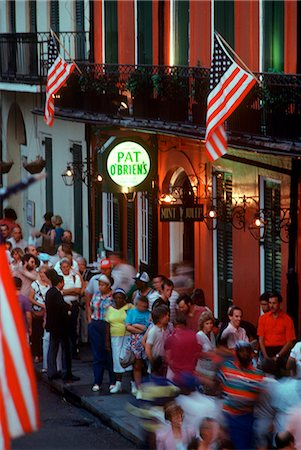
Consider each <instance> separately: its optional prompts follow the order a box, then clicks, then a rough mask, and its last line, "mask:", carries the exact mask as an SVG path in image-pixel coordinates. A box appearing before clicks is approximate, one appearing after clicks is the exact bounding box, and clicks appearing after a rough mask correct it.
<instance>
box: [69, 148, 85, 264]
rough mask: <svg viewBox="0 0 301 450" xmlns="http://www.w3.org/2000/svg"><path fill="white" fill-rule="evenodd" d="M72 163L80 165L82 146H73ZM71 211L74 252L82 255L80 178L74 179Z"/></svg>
mask: <svg viewBox="0 0 301 450" xmlns="http://www.w3.org/2000/svg"><path fill="white" fill-rule="evenodd" d="M72 155H73V162H74V163H75V165H80V164H82V161H83V159H82V146H81V145H78V144H73V148H72ZM73 210H74V242H75V250H76V252H77V253H79V254H81V255H82V254H83V183H82V180H81V179H80V177H75V179H74V185H73Z"/></svg>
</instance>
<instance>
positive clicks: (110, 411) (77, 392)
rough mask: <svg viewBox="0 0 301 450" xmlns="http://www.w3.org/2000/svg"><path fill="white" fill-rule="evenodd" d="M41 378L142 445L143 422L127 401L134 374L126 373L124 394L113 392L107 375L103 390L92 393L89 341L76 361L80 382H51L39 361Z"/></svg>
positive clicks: (129, 397) (73, 366) (38, 370)
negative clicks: (131, 410) (138, 419)
mask: <svg viewBox="0 0 301 450" xmlns="http://www.w3.org/2000/svg"><path fill="white" fill-rule="evenodd" d="M35 368H36V371H37V373H38V376H39V378H40V379H41V380H42V381H43V382H44V383H47V384H49V385H51V386H52V387H53V388H54V389H55V390H56V391H58V392H59V393H60V394H62V395H63V396H64V397H65V398H66V399H67V400H68V401H70V402H72V403H75V404H77V405H78V406H81V407H82V408H84V409H86V410H87V411H89V412H91V413H92V414H94V415H95V416H97V417H99V418H100V419H101V421H102V422H103V423H105V424H106V425H107V426H109V427H110V428H112V429H113V430H115V431H117V432H118V433H120V434H121V435H122V436H124V437H125V438H127V439H129V440H130V441H131V442H133V443H134V444H136V445H137V446H138V447H141V445H142V433H141V430H140V427H139V423H138V422H139V421H137V419H136V418H135V417H134V416H132V415H131V414H130V413H129V412H127V410H126V405H127V402H128V401H129V400H130V399H132V398H133V396H132V395H131V394H130V377H129V376H128V375H127V374H125V376H124V381H123V383H122V384H123V392H121V393H120V394H110V393H109V380H108V378H107V374H105V378H104V383H103V384H102V388H101V391H100V392H92V391H91V387H92V385H93V370H92V355H91V351H90V347H89V345H88V344H84V345H83V346H82V347H81V349H80V360H73V361H72V371H73V373H74V375H76V376H79V377H80V381H76V382H74V383H70V384H67V383H63V382H62V380H55V381H49V380H48V378H47V374H43V373H41V369H42V364H41V363H40V364H35Z"/></svg>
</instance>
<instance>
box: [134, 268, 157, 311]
mask: <svg viewBox="0 0 301 450" xmlns="http://www.w3.org/2000/svg"><path fill="white" fill-rule="evenodd" d="M134 280H135V285H136V288H137V289H136V290H135V291H134V292H133V295H132V300H133V303H134V305H136V301H137V300H138V299H139V298H140V297H141V296H143V297H147V299H148V304H149V309H150V306H151V305H152V304H153V303H154V301H155V300H156V299H157V298H158V293H157V292H156V291H155V290H154V289H152V288H151V287H149V286H148V283H149V282H150V278H149V276H148V274H147V273H146V272H137V273H136V276H135V277H134ZM150 310H151V309H150Z"/></svg>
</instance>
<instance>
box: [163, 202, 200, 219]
mask: <svg viewBox="0 0 301 450" xmlns="http://www.w3.org/2000/svg"><path fill="white" fill-rule="evenodd" d="M187 220H192V221H194V222H203V220H204V208H203V205H193V206H184V205H166V206H160V221H161V222H186V221H187Z"/></svg>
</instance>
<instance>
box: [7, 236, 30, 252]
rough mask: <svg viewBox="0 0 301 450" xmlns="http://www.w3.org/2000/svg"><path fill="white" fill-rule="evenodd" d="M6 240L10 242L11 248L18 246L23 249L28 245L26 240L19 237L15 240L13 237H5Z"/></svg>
mask: <svg viewBox="0 0 301 450" xmlns="http://www.w3.org/2000/svg"><path fill="white" fill-rule="evenodd" d="M7 241H8V242H11V245H12V248H13V249H14V248H16V247H19V248H21V249H22V250H23V252H24V250H25V248H26V247H27V246H28V244H27V241H25V240H24V239H20V241H18V242H16V241H15V239H14V238H13V237H11V238H9V239H7Z"/></svg>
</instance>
